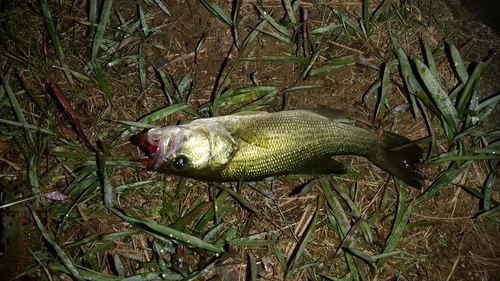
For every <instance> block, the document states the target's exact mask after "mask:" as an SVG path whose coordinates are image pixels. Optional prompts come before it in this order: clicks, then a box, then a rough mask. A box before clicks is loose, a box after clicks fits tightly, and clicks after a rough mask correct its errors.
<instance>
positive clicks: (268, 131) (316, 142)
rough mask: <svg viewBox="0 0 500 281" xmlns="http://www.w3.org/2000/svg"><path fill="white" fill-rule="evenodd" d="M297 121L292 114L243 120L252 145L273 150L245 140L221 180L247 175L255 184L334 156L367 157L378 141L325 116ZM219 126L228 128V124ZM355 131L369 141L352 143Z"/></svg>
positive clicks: (315, 116)
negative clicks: (353, 155)
mask: <svg viewBox="0 0 500 281" xmlns="http://www.w3.org/2000/svg"><path fill="white" fill-rule="evenodd" d="M292 113H293V112H292ZM297 117H300V116H296V115H294V114H290V112H283V113H281V114H265V116H255V117H253V118H245V119H243V118H244V116H242V117H240V118H242V120H239V122H241V124H240V128H241V130H245V132H246V134H248V135H250V136H252V137H251V139H252V141H254V142H256V143H257V144H258V143H259V142H260V141H261V142H263V143H267V142H270V144H269V146H270V147H271V149H269V148H262V147H259V146H258V145H252V144H249V143H248V142H245V141H244V140H242V143H241V144H240V148H239V149H238V151H237V152H236V154H235V155H234V157H233V158H232V161H231V162H230V163H229V164H228V165H227V167H226V168H225V169H224V170H223V171H222V172H221V176H220V179H229V178H230V179H232V180H237V178H239V177H241V175H242V174H244V175H245V178H246V179H250V180H253V179H258V178H263V177H268V176H272V175H276V174H287V173H293V172H294V171H297V170H300V169H304V168H307V167H308V166H314V164H318V162H320V163H321V162H322V160H325V159H327V158H330V157H331V156H332V155H340V154H355V155H361V156H363V155H365V154H367V153H368V151H369V150H370V144H371V143H373V142H374V141H376V139H375V134H374V133H372V134H366V132H365V130H363V129H361V128H357V127H353V126H350V125H346V124H342V123H339V122H336V121H335V120H330V119H328V118H325V117H323V116H321V115H313V116H311V117H309V118H306V119H297ZM219 122H220V123H221V124H224V123H225V120H220V121H219ZM232 122H235V120H232V119H231V120H228V124H231V123H232ZM257 124H258V125H257ZM353 130H356V131H359V132H360V133H363V134H365V135H366V136H367V137H357V138H355V139H352V137H350V135H351V134H352V133H354V132H353ZM331 132H335V133H333V134H332V133H331ZM258 136H262V139H260V140H259V139H258ZM243 138H244V136H243ZM266 146H267V145H266ZM318 160H319V161H318Z"/></svg>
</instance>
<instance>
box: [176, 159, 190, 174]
mask: <svg viewBox="0 0 500 281" xmlns="http://www.w3.org/2000/svg"><path fill="white" fill-rule="evenodd" d="M188 167H189V160H188V158H187V157H186V156H184V155H181V156H177V157H175V159H174V168H175V169H176V170H178V171H182V170H185V169H186V168H188Z"/></svg>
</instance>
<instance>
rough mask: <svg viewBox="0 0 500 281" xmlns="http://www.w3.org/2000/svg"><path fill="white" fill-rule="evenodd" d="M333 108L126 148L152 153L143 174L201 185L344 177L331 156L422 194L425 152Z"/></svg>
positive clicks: (216, 122)
mask: <svg viewBox="0 0 500 281" xmlns="http://www.w3.org/2000/svg"><path fill="white" fill-rule="evenodd" d="M346 119H348V115H347V114H346V113H345V112H343V111H341V110H335V109H319V110H292V111H281V112H276V113H267V112H245V113H240V114H233V115H227V116H221V117H212V118H201V119H197V120H194V121H192V122H190V123H188V124H185V125H178V126H167V127H162V128H156V129H150V130H149V131H147V132H144V133H142V134H138V135H135V136H132V137H131V138H130V141H131V143H133V144H135V145H138V146H140V147H141V148H142V149H143V150H145V151H147V152H149V153H150V156H151V157H152V159H150V163H149V164H148V166H147V169H148V170H151V171H158V172H162V173H167V174H174V175H179V176H183V177H188V178H192V179H198V180H204V181H219V182H231V181H239V180H240V179H242V178H243V179H244V180H245V181H255V180H261V179H264V178H267V177H271V176H278V175H285V174H328V173H337V174H338V173H345V172H346V168H345V166H344V165H343V164H341V163H339V162H337V161H335V160H333V159H332V158H331V157H332V156H334V155H358V156H362V157H365V158H367V159H368V160H369V161H371V162H372V163H373V164H375V165H376V166H378V167H379V168H381V169H383V170H385V171H386V172H388V173H389V174H391V175H393V176H396V177H398V178H400V179H401V180H403V181H404V182H406V183H407V184H409V185H411V186H414V187H417V188H418V187H420V185H421V182H422V180H423V177H422V175H421V174H420V173H419V171H418V169H417V165H418V163H419V162H420V159H421V157H422V155H423V151H422V149H421V148H420V147H418V146H417V145H411V146H405V147H403V148H401V149H397V148H398V147H400V146H402V145H405V144H408V143H409V142H410V140H408V139H407V138H405V137H403V136H400V135H397V134H394V133H390V132H382V133H380V132H378V131H376V130H372V129H366V128H361V127H358V126H355V125H354V123H353V122H347V121H346Z"/></svg>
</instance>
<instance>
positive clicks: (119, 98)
mask: <svg viewBox="0 0 500 281" xmlns="http://www.w3.org/2000/svg"><path fill="white" fill-rule="evenodd" d="M1 5H2V6H1V19H0V23H1V30H0V42H1V46H0V53H1V55H2V60H1V61H0V78H1V84H2V87H1V88H0V132H1V135H0V182H1V188H2V198H1V200H2V208H1V209H0V210H1V219H2V226H1V231H2V241H1V242H2V252H3V255H2V257H1V261H0V275H3V276H2V277H3V278H5V279H6V280H9V279H13V278H15V277H18V279H17V280H70V279H74V280H162V279H163V280H247V279H248V280H370V279H376V280H400V279H401V280H465V279H467V280H470V279H473V280H494V279H495V278H496V276H499V274H500V267H499V264H500V262H499V254H500V253H499V250H498V249H500V247H499V246H500V245H499V241H500V239H499V237H500V235H499V224H498V222H499V212H498V211H499V209H500V207H499V203H498V201H499V200H500V199H499V198H498V197H499V196H498V195H499V194H498V191H499V190H498V179H497V177H498V164H497V162H498V159H499V156H498V155H499V153H500V150H499V149H498V145H499V144H500V142H498V140H497V139H498V135H499V133H500V131H498V128H497V127H496V125H495V124H498V123H497V122H496V121H495V120H497V118H496V116H498V115H496V112H498V109H497V108H496V104H497V101H498V100H499V99H500V96H499V95H498V94H497V93H498V86H495V84H494V83H492V82H491V81H495V79H498V71H496V69H498V60H497V61H495V54H496V51H495V50H494V48H495V46H498V44H497V43H495V42H494V41H488V39H485V38H488V36H489V35H488V34H486V35H485V34H482V33H481V32H477V34H476V36H475V37H472V36H468V34H470V32H469V30H466V29H464V30H457V28H456V27H455V26H454V25H455V22H454V21H453V19H448V18H444V17H442V16H441V15H442V13H443V11H445V10H446V9H447V7H444V6H443V7H442V6H439V4H436V5H437V6H432V5H431V4H430V2H428V1H393V0H385V1H368V0H365V1H361V0H360V1H322V0H316V1H310V2H305V1H287V0H284V1H266V0H260V1H258V0H256V1H243V0H234V1H211V0H199V1H195V0H185V1H182V0H179V1H161V0H143V1H118V0H115V1H111V0H103V1H93V0H89V1H64V0H60V1H48V0H39V1H16V0H11V1H2V3H1ZM494 7H496V6H494ZM458 11H459V12H458V13H459V14H460V13H461V10H458ZM464 15H466V14H464ZM464 28H465V27H464ZM479 30H480V31H482V30H483V29H479ZM484 30H487V29H484ZM485 32H486V31H485ZM465 35H467V36H465ZM481 77H483V78H481ZM496 85H498V84H496ZM495 87H496V88H495ZM319 106H327V107H332V108H341V109H343V110H346V111H348V112H350V113H351V114H352V115H353V116H356V117H357V118H360V119H363V120H365V121H366V122H368V123H370V124H371V125H372V126H373V127H375V128H380V129H384V130H390V131H394V132H397V133H399V134H402V135H405V136H407V137H409V138H410V139H413V140H416V142H417V143H419V144H420V145H421V146H422V147H424V148H425V149H426V151H427V157H426V159H425V161H424V164H423V165H422V170H423V171H424V172H425V174H426V176H427V179H428V180H427V181H426V184H425V188H424V189H423V190H415V189H412V188H409V187H406V186H405V185H404V183H402V182H400V181H398V180H397V179H393V178H392V177H389V176H388V175H387V174H385V173H383V172H382V171H380V170H379V169H377V168H376V167H373V166H371V165H370V163H369V162H367V161H365V160H364V159H360V158H356V157H347V156H346V157H339V159H340V160H341V161H342V162H344V163H346V164H348V165H349V173H348V174H346V175H344V176H340V177H333V176H324V177H294V176H288V177H280V178H278V179H276V180H273V181H267V182H257V183H238V184H236V183H235V184H215V183H205V182H197V181H193V180H189V179H181V178H178V177H173V176H169V175H162V174H156V173H151V172H143V171H142V168H143V167H144V165H143V163H141V162H140V161H139V157H141V156H143V155H142V153H141V152H140V151H137V149H136V148H135V147H133V146H132V145H130V144H129V143H128V137H129V136H130V135H131V134H134V133H137V132H140V131H142V130H144V129H147V128H151V127H154V126H163V125H169V124H176V123H177V122H184V121H187V120H191V119H194V118H199V117H208V116H217V115H225V114H230V113H233V112H240V111H248V110H267V111H277V110H284V109H287V110H290V109H301V108H315V107H319Z"/></svg>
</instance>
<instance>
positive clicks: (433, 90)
mask: <svg viewBox="0 0 500 281" xmlns="http://www.w3.org/2000/svg"><path fill="white" fill-rule="evenodd" d="M414 62H415V64H416V66H417V71H418V73H419V74H420V77H421V78H422V81H423V83H424V85H425V87H426V88H427V93H428V94H429V95H430V96H431V97H432V99H433V101H434V104H435V105H436V107H437V108H438V109H439V112H440V114H441V116H442V117H443V119H444V120H445V122H446V123H447V125H448V126H449V128H450V129H451V131H452V133H453V135H454V134H455V133H456V132H457V130H458V124H459V122H460V120H459V118H458V113H457V109H456V108H455V106H454V105H453V103H452V102H451V100H450V98H449V96H448V94H447V93H446V92H445V91H444V90H443V88H442V87H441V83H440V82H439V81H438V80H436V78H435V77H434V75H433V74H432V72H431V71H430V70H429V68H428V67H427V66H426V65H425V64H424V63H423V62H421V61H420V60H419V59H417V58H415V59H414ZM448 137H449V139H452V138H453V136H451V137H450V136H448Z"/></svg>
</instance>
